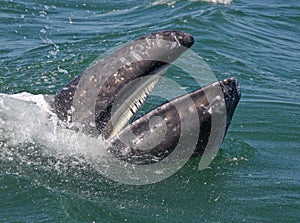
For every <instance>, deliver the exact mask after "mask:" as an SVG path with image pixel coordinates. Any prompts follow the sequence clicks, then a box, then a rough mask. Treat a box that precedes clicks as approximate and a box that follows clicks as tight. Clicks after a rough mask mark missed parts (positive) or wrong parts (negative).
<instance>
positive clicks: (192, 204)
mask: <svg viewBox="0 0 300 223" xmlns="http://www.w3.org/2000/svg"><path fill="white" fill-rule="evenodd" d="M0 8H1V10H0V29H1V33H0V63H1V66H0V93H4V94H17V93H20V92H28V93H31V94H34V95H37V94H54V93H55V92H56V91H57V90H59V89H60V88H61V87H62V86H64V85H65V84H66V83H67V82H68V81H69V80H71V79H72V78H73V77H75V76H76V75H78V74H80V73H81V72H82V71H84V70H85V69H86V68H87V67H88V66H89V64H90V63H91V62H92V61H93V60H94V59H96V58H97V57H98V56H99V55H101V54H103V53H105V52H106V51H107V50H109V49H111V48H114V47H116V46H119V45H121V44H123V43H127V42H129V41H132V40H134V39H136V38H138V37H140V36H142V35H145V34H147V33H149V32H153V31H158V30H165V29H178V30H183V31H186V32H189V33H191V34H192V35H193V36H194V38H195V44H194V46H193V47H192V50H193V51H194V52H196V53H197V54H198V55H199V56H201V57H202V58H203V59H204V60H205V61H206V62H207V63H208V64H209V66H210V67H211V69H212V70H213V72H214V73H215V75H216V76H217V78H218V79H224V78H227V77H237V78H238V79H239V80H240V82H241V87H242V99H241V101H240V103H239V105H238V107H237V110H236V113H235V116H234V119H233V121H232V124H231V126H230V129H229V131H228V134H227V136H226V138H225V141H224V143H223V145H222V149H221V150H220V151H219V153H218V156H217V157H216V158H215V160H214V161H213V163H212V164H211V165H210V168H208V169H206V170H204V171H198V170H197V168H196V167H197V164H198V162H199V159H197V158H192V159H191V160H190V162H189V163H188V164H187V165H186V166H184V167H183V168H182V169H181V170H180V171H179V172H177V173H176V174H175V175H173V176H172V177H170V178H168V179H166V180H164V181H162V182H159V183H156V184H151V185H144V186H130V185H122V184H118V183H115V182H113V181H110V180H109V179H107V178H105V177H103V176H102V175H101V174H100V173H99V172H97V171H96V170H95V169H94V168H93V166H92V165H91V163H89V162H87V161H86V160H85V159H84V158H83V157H81V156H80V155H76V154H74V155H73V154H72V152H71V151H63V148H60V151H59V152H57V151H56V152H53V149H52V147H51V146H47V145H46V146H45V145H43V144H41V143H38V142H35V141H32V140H28V134H29V133H28V132H27V129H26V126H28V125H30V123H31V122H32V120H33V121H35V120H37V121H39V120H43V119H42V114H40V113H38V112H37V111H36V110H34V109H33V110H32V111H30V113H25V115H24V116H13V114H14V111H15V110H14V109H17V110H18V109H19V110H18V112H19V113H18V114H23V113H22V111H25V110H26V109H27V108H28V105H27V104H26V103H24V102H18V103H17V102H14V101H11V102H8V101H6V102H5V103H10V106H12V107H13V106H15V107H13V108H14V109H13V110H12V111H11V112H10V113H11V116H9V119H5V117H6V116H5V117H1V120H4V122H0V124H1V125H2V126H0V134H1V135H0V171H1V172H0V179H1V181H0V222H242V221H244V222H298V221H299V220H300V164H299V163H300V162H299V161H300V138H299V137H300V135H299V132H300V121H299V114H300V101H299V98H300V85H299V81H300V76H299V74H300V68H299V64H300V38H299V36H300V16H299V15H300V3H299V2H298V1H296V0H294V1H292V0H272V1H271V0H267V1H258V0H252V1H246V0H236V1H233V2H232V3H231V4H230V5H225V4H214V3H209V2H202V1H196V0H194V1H192V0H180V1H179V0H172V1H171V0H170V1H168V0H156V1H137V0H131V1H96V0H86V1H49V0H44V1H37V0H33V1H21V0H15V1H6V0H5V1H1V6H0ZM174 72H175V73H174V74H168V75H169V76H172V75H174V77H175V76H176V77H177V76H179V77H180V84H181V85H183V86H187V87H193V86H191V85H192V83H191V82H190V80H189V79H188V78H186V79H185V76H183V75H182V74H181V73H180V72H178V71H176V69H174ZM176 72H177V73H176ZM2 103H3V102H2ZM152 103H155V101H154V102H153V101H152ZM8 113H9V112H8ZM8 113H7V114H8ZM30 114H34V117H32V116H30ZM24 120H25V121H24ZM26 121H28V122H26ZM35 136H37V138H39V139H41V140H42V139H43V138H47V128H46V125H45V128H44V129H43V128H42V129H37V131H36V132H35ZM30 137H32V135H30ZM30 137H29V138H30ZM11 139H14V140H15V141H14V140H11ZM63 145H64V144H62V143H58V145H57V146H54V147H63ZM67 153H69V154H68V155H66V154H67Z"/></svg>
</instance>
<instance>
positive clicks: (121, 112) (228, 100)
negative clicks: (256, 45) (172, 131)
mask: <svg viewBox="0 0 300 223" xmlns="http://www.w3.org/2000/svg"><path fill="white" fill-rule="evenodd" d="M164 72H165V70H162V71H161V73H164ZM160 77H161V76H160V75H148V76H145V77H142V78H138V79H136V80H134V81H132V82H131V83H130V84H128V85H126V86H125V87H124V88H123V89H122V90H121V91H120V92H119V94H118V96H117V97H116V99H115V101H114V103H113V104H114V105H115V106H114V105H113V107H114V109H112V110H111V119H110V120H109V122H108V123H107V124H106V126H105V127H104V128H103V129H102V137H103V139H105V140H111V139H112V138H114V137H115V136H117V135H118V134H119V133H120V132H122V131H123V130H124V129H125V128H126V127H128V126H129V127H130V126H135V122H137V123H138V122H140V120H143V119H149V117H147V114H148V113H150V112H151V111H153V110H160V111H161V113H163V109H162V106H163V105H164V104H166V103H170V104H172V103H173V102H174V101H182V103H184V100H186V98H187V97H193V95H202V94H203V93H204V94H205V90H206V89H209V88H220V90H221V92H222V93H223V94H222V95H216V97H217V96H220V98H222V99H223V100H224V102H225V103H224V106H225V107H226V129H227V128H228V127H229V125H230V122H231V119H232V116H233V113H234V111H235V108H236V106H237V104H238V102H239V100H240V97H241V91H240V84H239V81H238V80H237V79H235V78H228V79H224V80H221V81H218V82H215V83H212V84H211V85H208V86H205V87H204V88H200V89H197V90H194V91H192V92H189V93H186V94H184V95H181V96H179V97H177V98H174V99H172V100H170V101H169V102H165V103H163V104H159V105H157V106H156V107H155V108H154V109H152V110H150V111H148V112H146V113H144V114H142V115H139V116H137V114H138V111H139V110H140V109H141V108H142V106H143V105H144V104H145V102H146V99H147V97H148V96H149V94H150V93H151V92H152V90H153V89H154V87H155V86H156V85H157V84H158V82H159V81H160ZM132 89H134V91H133V90H132ZM200 106H202V107H203V104H199V103H198V104H197V102H195V107H196V108H198V109H199V107H200ZM205 106H206V108H207V110H209V109H210V107H211V106H213V105H210V104H209V103H207V104H206V105H205ZM220 106H221V105H220ZM158 115H159V114H158ZM139 119H140V120H139Z"/></svg>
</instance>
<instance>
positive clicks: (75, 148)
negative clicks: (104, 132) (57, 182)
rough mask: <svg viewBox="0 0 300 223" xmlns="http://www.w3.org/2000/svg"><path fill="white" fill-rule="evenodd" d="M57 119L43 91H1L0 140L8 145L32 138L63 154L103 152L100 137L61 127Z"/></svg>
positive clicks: (33, 141) (35, 141)
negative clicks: (3, 92) (4, 92)
mask: <svg viewBox="0 0 300 223" xmlns="http://www.w3.org/2000/svg"><path fill="white" fill-rule="evenodd" d="M59 122H60V121H59V120H58V118H57V116H56V114H55V113H53V112H52V111H51V107H50V105H49V104H48V103H47V101H46V100H45V97H44V95H32V94H29V93H20V94H14V95H7V94H0V141H5V142H6V143H7V144H9V145H11V146H15V145H18V144H22V143H24V142H32V143H37V144H39V145H42V146H44V147H46V148H47V149H49V150H54V151H56V152H60V153H66V154H74V153H78V154H83V155H88V156H93V157H94V156H99V155H101V154H103V151H105V148H106V146H105V143H104V142H103V141H102V140H101V139H98V138H90V137H88V136H87V135H84V134H82V133H77V132H75V131H72V130H70V129H66V128H64V127H60V125H59V124H58V123H59Z"/></svg>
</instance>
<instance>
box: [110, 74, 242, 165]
mask: <svg viewBox="0 0 300 223" xmlns="http://www.w3.org/2000/svg"><path fill="white" fill-rule="evenodd" d="M240 97H241V93H240V85H239V82H238V80H237V79H235V78H230V79H225V80H222V81H219V82H216V83H213V84H211V85H209V86H206V87H204V88H201V89H198V90H195V91H193V92H191V93H188V94H186V95H183V96H180V97H178V98H176V99H174V100H172V101H169V102H167V103H164V104H162V105H160V106H158V107H156V108H155V109H153V110H151V111H149V112H148V113H147V114H145V115H143V116H142V117H140V118H139V119H137V120H135V121H134V122H132V123H130V124H129V125H127V126H126V127H125V128H124V129H122V130H121V131H120V132H118V133H117V134H116V135H115V136H114V137H113V138H111V139H110V142H111V147H110V148H109V151H110V152H111V153H112V154H113V155H114V156H116V157H118V158H119V159H121V160H124V161H127V162H131V163H134V164H149V163H156V162H159V161H161V160H163V159H165V158H166V157H168V156H169V155H170V154H171V153H172V152H173V151H174V150H175V149H179V150H181V151H180V153H192V154H193V155H199V154H202V153H203V151H204V150H205V149H215V148H208V147H211V144H212V143H214V142H215V141H219V144H218V145H215V144H213V146H215V147H218V146H220V144H221V143H222V141H223V139H224V137H225V134H226V131H227V129H228V127H229V125H230V123H231V120H232V117H233V114H234V111H235V108H236V106H237V104H238V102H239V100H240ZM210 141H213V142H212V143H211V142H210ZM180 153H179V154H180Z"/></svg>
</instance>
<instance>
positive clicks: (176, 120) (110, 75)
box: [54, 31, 241, 164]
mask: <svg viewBox="0 0 300 223" xmlns="http://www.w3.org/2000/svg"><path fill="white" fill-rule="evenodd" d="M157 39H161V40H164V41H168V42H169V43H170V44H171V45H172V46H171V47H170V46H164V45H163V44H157V45H155V46H152V45H153V43H152V42H151V41H150V40H157ZM145 40H147V42H149V46H146V50H141V51H139V50H137V51H136V53H137V54H138V56H140V57H141V58H142V60H141V61H135V60H134V59H132V58H131V57H130V56H128V55H129V54H130V52H132V50H133V48H135V47H136V48H137V47H140V45H139V44H140V42H141V41H143V44H144V42H145ZM148 40H149V41H148ZM193 43H194V39H193V37H192V36H191V35H190V34H187V33H184V32H180V31H162V32H157V33H152V34H149V35H147V36H144V37H142V38H140V39H138V40H136V41H134V42H132V43H131V44H129V45H127V46H125V47H124V48H122V49H120V50H119V51H117V52H115V53H114V54H112V55H111V56H109V57H108V58H106V59H105V60H103V61H101V62H99V63H98V64H96V65H95V66H93V67H91V68H90V69H88V70H87V71H86V72H84V73H83V74H81V75H79V76H77V77H76V78H75V79H74V80H73V81H71V82H70V83H69V84H68V85H66V87H64V88H63V89H62V90H61V91H60V92H58V93H57V94H56V95H55V99H54V109H55V111H56V113H57V115H58V117H59V118H60V119H61V120H64V121H72V120H73V119H74V116H73V113H72V111H71V110H72V109H71V108H72V106H74V103H75V102H74V101H73V100H74V98H75V92H76V91H79V90H80V89H79V87H78V85H79V83H80V81H81V79H82V78H84V77H85V76H87V75H91V74H93V76H92V77H93V78H94V79H93V80H92V81H91V86H90V87H91V88H94V89H98V90H97V92H98V93H97V99H96V103H95V108H94V111H91V112H93V113H94V122H95V128H94V129H93V128H92V127H91V128H84V129H83V131H85V132H86V134H90V135H93V136H99V135H102V137H103V138H104V139H106V138H107V137H106V133H105V131H106V130H107V129H109V125H108V123H109V121H110V119H111V116H112V107H113V104H114V101H115V100H116V97H117V95H118V93H120V91H121V90H122V88H124V87H125V86H126V85H128V83H130V82H131V81H133V80H136V79H137V78H141V79H140V80H141V81H143V79H142V78H143V77H147V76H149V75H155V74H157V73H159V72H160V71H162V70H164V69H165V70H166V69H167V68H168V67H169V65H170V64H171V63H172V62H173V61H174V60H176V58H178V57H179V56H180V55H181V54H182V53H184V52H185V51H186V50H187V49H188V48H189V47H191V46H192V45H193ZM147 50H148V51H147ZM146 54H147V56H145V55H146ZM149 55H150V56H149ZM120 58H122V60H124V58H125V59H126V60H128V61H130V63H128V64H127V63H126V64H125V65H124V64H122V63H121V62H119V61H121V59H120ZM118 64H120V66H118V67H116V66H117V65H118ZM110 69H113V70H114V71H112V72H110V71H109V70H110ZM94 82H96V83H100V85H96V84H95V85H94V84H93V83H94ZM220 89H221V90H220ZM216 92H217V93H216ZM209 94H212V95H214V97H216V96H219V98H222V99H224V100H225V104H224V103H223V107H224V105H225V106H226V109H223V111H222V112H221V113H222V114H220V117H221V118H220V119H219V120H220V126H222V124H223V126H225V127H224V128H226V129H225V131H224V134H221V137H224V136H225V132H226V131H227V128H228V127H229V124H230V122H231V119H232V116H233V113H234V110H235V108H236V106H237V104H238V102H239V99H240V96H241V95H240V87H239V83H238V81H237V80H236V79H234V78H232V79H227V80H223V81H220V82H217V83H214V84H212V85H209V86H207V87H205V88H202V89H199V90H196V91H193V92H191V93H188V94H186V95H184V96H181V97H178V98H176V99H174V100H172V101H170V102H167V103H165V104H163V105H160V106H158V107H157V108H155V109H153V110H152V111H150V112H148V113H147V114H145V115H143V116H141V117H140V118H139V119H137V120H135V121H134V122H132V123H130V124H129V125H127V126H126V127H125V128H123V129H122V130H121V131H120V132H119V133H118V134H117V135H116V136H114V137H113V138H111V139H109V140H110V142H111V147H110V148H109V149H108V150H109V151H110V152H111V153H112V154H114V155H115V156H116V157H118V158H119V159H121V160H126V161H128V162H132V163H135V164H147V163H153V162H157V161H159V160H162V159H164V158H165V157H167V156H168V155H169V154H170V153H171V152H172V151H173V150H174V148H175V147H176V146H177V144H178V142H179V138H180V137H183V138H184V139H185V140H186V141H188V140H189V137H191V136H190V135H192V134H191V133H193V132H199V137H198V140H197V143H196V145H194V148H186V149H195V148H196V150H195V152H194V154H201V153H202V151H203V150H204V149H205V147H206V145H207V143H208V140H209V137H210V134H211V120H212V114H211V113H210V111H211V108H212V107H214V108H216V107H218V106H221V105H220V104H218V103H219V102H218V101H216V102H212V101H209V100H208V98H207V95H209ZM191 99H192V100H191ZM81 100H85V98H82V99H81ZM224 100H223V102H224ZM180 106H181V107H183V108H182V109H181V110H180V111H178V109H177V108H178V107H180ZM192 107H194V108H196V109H192ZM189 108H190V109H189ZM185 109H186V110H185ZM195 115H196V117H198V118H199V120H198V121H197V122H199V123H198V124H197V122H196V121H195V123H196V124H195V123H194V122H193V121H192V122H191V124H190V128H189V131H186V132H181V129H182V128H181V124H182V122H183V121H185V120H190V118H191V117H195ZM85 116H86V114H82V118H81V119H77V120H76V121H77V122H79V124H82V125H83V126H87V122H88V121H89V117H87V118H86V117H85ZM155 117H160V118H161V122H164V123H165V124H164V125H162V124H160V121H158V123H154V126H152V127H149V121H150V120H153V118H155ZM223 117H224V118H223ZM78 120H79V121H78ZM199 124H200V126H199ZM199 127H200V130H199ZM153 129H154V131H153ZM153 132H154V134H153ZM161 132H163V133H164V137H163V139H162V140H161V139H160V138H161V134H160V133H161ZM155 133H156V134H155ZM136 139H138V140H136ZM155 140H158V142H157V145H155V146H154V147H152V146H151V143H152V142H153V141H155ZM148 145H149V147H148ZM139 148H142V149H139ZM183 152H184V151H183Z"/></svg>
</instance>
